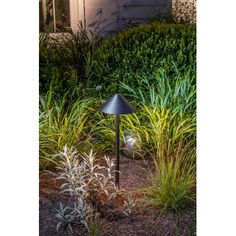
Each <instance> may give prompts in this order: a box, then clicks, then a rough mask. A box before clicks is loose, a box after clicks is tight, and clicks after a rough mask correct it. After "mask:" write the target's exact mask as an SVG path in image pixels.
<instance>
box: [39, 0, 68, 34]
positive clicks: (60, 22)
mask: <svg viewBox="0 0 236 236" xmlns="http://www.w3.org/2000/svg"><path fill="white" fill-rule="evenodd" d="M39 17H40V19H39V23H40V31H46V32H60V31H63V28H65V27H70V26H71V24H70V3H69V0H39Z"/></svg>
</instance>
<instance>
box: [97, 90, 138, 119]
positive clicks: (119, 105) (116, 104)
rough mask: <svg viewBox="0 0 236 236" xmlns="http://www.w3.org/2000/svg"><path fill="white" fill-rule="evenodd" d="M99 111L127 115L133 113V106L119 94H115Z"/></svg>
mask: <svg viewBox="0 0 236 236" xmlns="http://www.w3.org/2000/svg"><path fill="white" fill-rule="evenodd" d="M101 111H102V112H104V113H108V114H116V115H118V114H129V113H132V112H134V111H135V109H134V108H133V106H131V105H130V104H129V102H128V101H127V100H126V99H125V98H124V97H123V96H121V95H120V94H115V95H114V96H113V97H111V98H110V99H109V100H108V101H107V102H105V103H104V104H103V105H102V106H101Z"/></svg>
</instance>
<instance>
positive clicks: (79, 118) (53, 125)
mask: <svg viewBox="0 0 236 236" xmlns="http://www.w3.org/2000/svg"><path fill="white" fill-rule="evenodd" d="M94 109H95V112H94ZM96 109H97V101H96V99H94V98H87V99H77V100H75V101H73V102H71V103H69V104H68V102H67V97H66V94H65V95H64V96H63V97H62V98H61V99H55V94H54V92H53V90H52V89H51V90H49V91H48V93H47V94H46V95H41V96H40V109H39V110H40V114H39V131H40V135H39V144H40V146H39V154H40V159H41V161H40V163H41V165H42V166H44V164H48V163H49V162H53V161H55V160H56V159H57V153H58V152H60V151H62V150H63V147H64V145H65V144H67V145H68V146H75V147H76V148H78V150H80V151H81V152H83V151H86V150H88V149H90V148H91V147H92V143H91V138H90V135H89V134H90V129H91V126H92V125H93V116H94V114H96Z"/></svg>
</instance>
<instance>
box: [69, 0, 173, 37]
mask: <svg viewBox="0 0 236 236" xmlns="http://www.w3.org/2000/svg"><path fill="white" fill-rule="evenodd" d="M77 1H78V8H79V10H78V12H79V14H78V18H77V19H78V21H81V22H83V23H84V25H86V28H87V29H90V30H93V31H96V32H100V33H101V34H103V35H109V34H112V33H114V32H116V31H118V30H120V29H122V27H124V25H125V24H126V23H127V21H129V22H138V23H144V22H147V21H148V20H150V19H151V18H153V17H154V16H156V15H157V14H158V13H164V12H167V11H170V9H171V0H82V1H81V0H77ZM75 25H76V24H75V23H73V25H72V28H74V29H75V27H76V26H75Z"/></svg>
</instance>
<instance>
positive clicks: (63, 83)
mask: <svg viewBox="0 0 236 236" xmlns="http://www.w3.org/2000/svg"><path fill="white" fill-rule="evenodd" d="M100 41H101V40H100V38H99V37H98V36H97V35H96V34H95V33H93V32H92V31H88V30H86V29H85V28H83V27H82V25H81V24H80V25H79V29H78V31H77V32H73V31H72V30H71V29H69V28H68V29H67V30H66V31H65V32H63V33H61V34H48V33H41V34H40V38H39V82H40V86H39V88H40V93H46V92H47V91H48V90H49V88H50V87H51V86H52V87H54V90H55V92H57V93H59V94H60V95H61V96H63V94H64V93H66V92H71V91H73V90H74V88H76V87H77V86H81V85H83V86H85V85H86V83H87V82H88V80H89V79H90V77H91V76H92V70H91V68H90V64H91V63H90V61H91V59H90V58H91V55H92V53H93V51H94V50H95V48H96V47H97V46H98V45H99V44H100Z"/></svg>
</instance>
